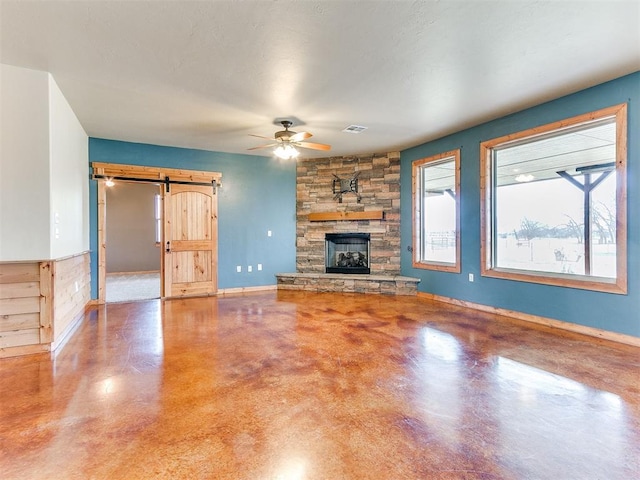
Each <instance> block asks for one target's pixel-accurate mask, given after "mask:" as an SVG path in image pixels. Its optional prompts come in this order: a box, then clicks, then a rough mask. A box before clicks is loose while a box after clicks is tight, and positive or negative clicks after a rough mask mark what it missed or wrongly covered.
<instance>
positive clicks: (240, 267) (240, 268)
mask: <svg viewBox="0 0 640 480" xmlns="http://www.w3.org/2000/svg"><path fill="white" fill-rule="evenodd" d="M236 272H238V273H240V272H242V266H241V265H238V266H237V267H236Z"/></svg>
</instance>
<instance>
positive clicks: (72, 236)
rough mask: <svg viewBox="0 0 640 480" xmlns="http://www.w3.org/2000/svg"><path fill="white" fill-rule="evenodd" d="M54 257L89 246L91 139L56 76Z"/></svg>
mask: <svg viewBox="0 0 640 480" xmlns="http://www.w3.org/2000/svg"><path fill="white" fill-rule="evenodd" d="M49 106H50V110H49V112H50V124H49V131H50V147H51V150H50V164H49V167H50V170H49V171H50V177H51V184H50V188H51V218H50V232H51V258H62V257H66V256H69V255H75V254H77V253H80V252H84V251H87V250H89V162H88V158H89V139H88V137H87V134H86V133H85V131H84V129H83V128H82V126H81V125H80V122H79V121H78V118H77V117H76V116H75V114H74V113H73V110H71V107H70V106H69V104H68V103H67V100H66V99H65V98H64V96H63V95H62V92H61V91H60V89H59V88H58V85H57V84H56V82H55V80H54V79H53V77H50V81H49Z"/></svg>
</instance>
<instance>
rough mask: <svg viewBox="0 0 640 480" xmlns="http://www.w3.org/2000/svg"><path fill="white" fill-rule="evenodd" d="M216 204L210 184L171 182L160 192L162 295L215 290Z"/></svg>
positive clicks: (216, 248) (169, 295)
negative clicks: (161, 216)
mask: <svg viewBox="0 0 640 480" xmlns="http://www.w3.org/2000/svg"><path fill="white" fill-rule="evenodd" d="M217 243H218V205H217V198H216V195H215V191H214V188H213V187H204V186H197V185H171V188H170V191H169V192H165V194H164V245H163V247H164V251H165V253H164V293H163V295H164V296H165V297H183V296H190V295H211V294H215V293H216V292H217V289H218V276H217V270H218V255H217V253H218V246H217Z"/></svg>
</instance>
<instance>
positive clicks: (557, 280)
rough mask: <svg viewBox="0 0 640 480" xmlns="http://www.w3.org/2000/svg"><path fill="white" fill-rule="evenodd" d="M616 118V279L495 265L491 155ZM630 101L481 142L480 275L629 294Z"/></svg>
mask: <svg viewBox="0 0 640 480" xmlns="http://www.w3.org/2000/svg"><path fill="white" fill-rule="evenodd" d="M607 117H613V118H615V123H616V278H615V279H603V278H599V277H586V276H576V275H563V274H555V275H549V274H548V273H547V272H540V273H537V272H527V271H520V270H510V269H505V268H494V267H493V261H494V259H493V258H492V254H493V253H492V252H493V249H492V245H493V238H492V228H491V222H492V214H493V212H492V211H491V206H492V205H493V198H492V194H493V192H492V189H491V163H492V162H491V154H492V149H493V148H495V147H496V146H498V145H503V144H505V143H509V142H513V141H517V140H522V139H524V138H529V139H532V140H533V139H535V137H537V136H539V135H544V134H548V133H550V132H554V131H558V130H562V129H564V128H570V127H575V126H577V125H580V124H585V123H589V122H591V121H595V120H600V119H604V118H607ZM627 135H628V132H627V104H626V103H623V104H619V105H614V106H612V107H608V108H604V109H601V110H597V111H594V112H589V113H586V114H583V115H578V116H576V117H571V118H568V119H564V120H560V121H557V122H554V123H549V124H546V125H541V126H539V127H535V128H531V129H528V130H524V131H521V132H516V133H512V134H509V135H505V136H502V137H498V138H494V139H491V140H487V141H485V142H482V143H480V196H481V199H480V204H481V208H480V228H481V235H480V258H481V265H480V274H481V275H482V276H484V277H492V278H501V279H506V280H516V281H523V282H531V283H541V284H545V285H554V286H560V287H569V288H578V289H584V290H593V291H599V292H608V293H617V294H626V293H627Z"/></svg>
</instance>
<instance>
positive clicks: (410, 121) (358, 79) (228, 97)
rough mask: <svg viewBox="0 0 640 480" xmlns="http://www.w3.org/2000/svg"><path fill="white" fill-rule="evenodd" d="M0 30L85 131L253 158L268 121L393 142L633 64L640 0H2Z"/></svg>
mask: <svg viewBox="0 0 640 480" xmlns="http://www.w3.org/2000/svg"><path fill="white" fill-rule="evenodd" d="M0 29H1V30H0V35H1V36H0V41H1V43H0V62H2V63H5V64H9V65H16V66H21V67H26V68H33V69H38V70H45V71H48V72H51V73H52V74H53V76H54V78H55V80H56V81H57V83H58V85H59V86H60V89H61V90H62V92H63V94H64V95H65V97H66V98H67V100H68V101H69V103H70V104H71V107H72V108H73V110H74V111H75V113H76V115H77V116H78V118H79V120H80V122H81V123H82V125H83V126H84V128H85V130H86V132H87V133H88V134H89V135H90V136H92V137H100V138H110V139H118V140H126V141H132V142H143V143H153V144H159V145H173V146H180V147H191V148H201V149H207V150H216V151H221V152H232V153H252V154H263V155H264V154H268V151H264V150H257V151H252V152H248V151H247V148H250V147H254V146H257V145H260V144H261V143H262V141H261V140H260V139H258V138H255V137H250V136H249V135H248V134H249V133H255V134H260V135H265V136H272V135H273V133H274V132H275V131H276V130H279V129H280V128H278V127H276V126H275V125H274V124H273V122H274V119H277V118H290V117H293V118H294V124H296V125H298V126H297V127H296V126H295V125H294V127H293V130H295V131H301V130H306V131H309V132H311V133H313V138H311V139H310V140H309V141H311V142H319V143H329V144H331V145H332V146H333V148H332V150H331V152H328V154H327V153H325V152H315V151H308V150H305V154H306V156H308V157H318V156H327V155H351V154H358V153H375V152H387V151H393V150H401V149H404V148H407V147H411V146H415V145H418V144H420V143H423V142H425V141H428V140H431V139H435V138H438V137H440V136H443V135H445V134H448V133H452V132H455V131H458V130H460V129H462V128H465V127H469V126H472V125H476V124H478V123H481V122H484V121H487V120H490V119H493V118H497V117H500V116H503V115H505V114H508V113H511V112H515V111H518V110H521V109H523V108H526V107H528V106H532V105H535V104H539V103H541V102H543V101H546V100H550V99H553V98H556V97H559V96H562V95H564V94H568V93H571V92H574V91H577V90H580V89H583V88H585V87H589V86H592V85H596V84H598V83H601V82H603V81H606V80H610V79H613V78H616V77H619V76H621V75H624V74H627V73H631V72H634V71H637V70H640V1H637V0H636V1H591V2H585V1H578V2H572V1H529V0H519V1H517V0H515V1H508V0H500V1H488V0H487V1H462V0H460V1H444V0H443V1H364V0H363V1H295V0H278V1H267V0H264V1H255V0H253V1H199V2H195V1H168V2H165V1H128V2H116V1H68V2H67V1H65V2H62V1H42V2H40V1H5V0H1V1H0ZM300 122H302V126H300ZM351 124H357V125H363V126H366V127H368V129H367V130H365V131H364V132H363V133H360V134H357V135H356V134H349V133H343V132H342V130H343V129H344V128H345V127H347V126H349V125H351Z"/></svg>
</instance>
